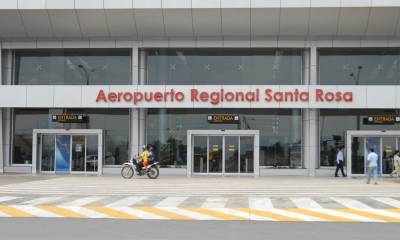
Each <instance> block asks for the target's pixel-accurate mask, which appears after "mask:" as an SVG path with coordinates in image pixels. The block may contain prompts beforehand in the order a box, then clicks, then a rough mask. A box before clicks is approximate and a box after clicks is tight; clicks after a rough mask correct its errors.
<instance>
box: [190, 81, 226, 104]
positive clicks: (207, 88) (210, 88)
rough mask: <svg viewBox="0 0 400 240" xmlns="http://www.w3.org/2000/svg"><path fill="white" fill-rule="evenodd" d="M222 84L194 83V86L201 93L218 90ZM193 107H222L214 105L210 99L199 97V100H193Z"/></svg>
mask: <svg viewBox="0 0 400 240" xmlns="http://www.w3.org/2000/svg"><path fill="white" fill-rule="evenodd" d="M221 87H222V86H221V85H212V86H211V85H194V86H193V88H195V89H197V90H198V92H199V95H200V94H201V92H202V91H205V92H208V93H211V92H215V91H216V92H218V91H220V90H221ZM193 107H194V108H220V107H216V105H213V104H212V103H211V102H210V101H206V102H203V101H201V100H200V98H198V101H194V102H193Z"/></svg>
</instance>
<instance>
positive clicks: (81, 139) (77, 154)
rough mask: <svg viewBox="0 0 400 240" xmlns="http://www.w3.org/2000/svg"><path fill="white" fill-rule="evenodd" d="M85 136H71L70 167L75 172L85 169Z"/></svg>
mask: <svg viewBox="0 0 400 240" xmlns="http://www.w3.org/2000/svg"><path fill="white" fill-rule="evenodd" d="M85 152H86V146H85V136H72V159H71V169H72V171H75V172H83V171H85Z"/></svg>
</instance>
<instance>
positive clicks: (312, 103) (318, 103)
mask: <svg viewBox="0 0 400 240" xmlns="http://www.w3.org/2000/svg"><path fill="white" fill-rule="evenodd" d="M308 89H309V91H310V104H309V106H310V108H337V107H338V103H337V102H336V101H331V102H329V101H316V99H317V98H316V90H317V89H321V86H318V85H310V86H309V87H308ZM337 90H338V88H337V86H334V85H329V86H323V91H324V93H327V92H336V91H337Z"/></svg>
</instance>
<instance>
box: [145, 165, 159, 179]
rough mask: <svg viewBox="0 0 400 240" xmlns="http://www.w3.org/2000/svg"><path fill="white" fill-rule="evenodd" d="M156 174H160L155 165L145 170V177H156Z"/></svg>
mask: <svg viewBox="0 0 400 240" xmlns="http://www.w3.org/2000/svg"><path fill="white" fill-rule="evenodd" d="M158 175H160V170H158V167H157V166H155V167H152V168H150V169H149V171H148V172H147V177H149V178H150V179H156V178H158Z"/></svg>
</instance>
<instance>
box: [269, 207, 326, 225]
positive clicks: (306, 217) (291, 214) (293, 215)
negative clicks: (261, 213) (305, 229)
mask: <svg viewBox="0 0 400 240" xmlns="http://www.w3.org/2000/svg"><path fill="white" fill-rule="evenodd" d="M268 211H271V212H273V213H275V214H279V215H283V216H286V217H290V218H297V219H300V220H303V221H309V222H315V221H320V222H325V221H326V220H325V219H322V218H317V217H312V216H309V215H305V214H300V213H295V212H289V211H285V210H283V209H278V208H273V209H268Z"/></svg>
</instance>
